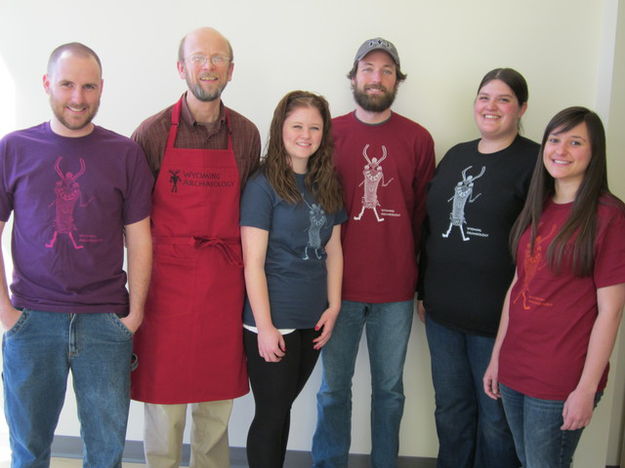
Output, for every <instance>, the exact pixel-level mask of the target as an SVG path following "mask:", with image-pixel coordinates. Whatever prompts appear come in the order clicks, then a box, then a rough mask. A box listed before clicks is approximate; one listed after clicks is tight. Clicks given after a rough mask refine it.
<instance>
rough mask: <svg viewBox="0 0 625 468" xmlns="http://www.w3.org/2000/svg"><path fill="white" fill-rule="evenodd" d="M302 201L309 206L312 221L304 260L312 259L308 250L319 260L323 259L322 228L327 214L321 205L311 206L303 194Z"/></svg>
mask: <svg viewBox="0 0 625 468" xmlns="http://www.w3.org/2000/svg"><path fill="white" fill-rule="evenodd" d="M302 200H304V203H306V206H308V218H309V220H310V224H309V226H308V243H307V244H306V247H305V248H304V256H303V257H302V260H308V259H309V258H310V257H309V256H308V249H311V250H313V251H314V252H315V255H316V256H317V259H321V256H322V255H323V248H322V247H321V228H322V227H323V226H324V225H325V223H326V220H327V218H326V214H325V211H323V208H321V206H320V205H318V204H316V203H313V204H312V205H311V204H309V203H308V202H307V201H306V200H305V199H304V195H303V194H302Z"/></svg>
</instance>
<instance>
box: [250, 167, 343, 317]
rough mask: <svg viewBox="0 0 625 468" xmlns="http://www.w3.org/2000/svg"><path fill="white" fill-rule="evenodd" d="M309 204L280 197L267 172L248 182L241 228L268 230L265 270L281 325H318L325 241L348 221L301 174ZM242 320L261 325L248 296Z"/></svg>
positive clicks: (324, 297) (324, 302) (322, 301)
mask: <svg viewBox="0 0 625 468" xmlns="http://www.w3.org/2000/svg"><path fill="white" fill-rule="evenodd" d="M295 177H296V181H297V187H298V188H299V190H300V193H302V195H303V197H304V202H300V203H297V204H293V203H288V202H286V201H284V200H283V199H282V198H280V197H279V196H278V194H277V193H276V191H275V190H274V189H273V188H272V187H271V185H270V184H269V182H268V181H267V179H266V178H265V176H264V174H263V173H262V172H258V173H256V174H255V175H254V176H253V177H252V178H251V179H250V180H249V181H248V182H247V185H246V186H245V191H244V192H243V197H242V199H241V226H252V227H256V228H259V229H264V230H266V231H269V243H268V246H267V255H266V258H265V274H266V276H267V287H268V289H269V302H270V307H271V319H272V321H273V324H274V326H275V327H276V328H299V329H306V328H313V327H314V326H315V324H316V323H317V321H318V320H319V317H320V316H321V314H322V313H323V311H324V310H325V309H326V308H327V306H328V293H327V284H326V283H327V281H326V280H327V273H326V263H325V262H326V252H325V249H324V247H325V245H326V244H327V242H328V240H330V236H331V235H332V229H333V227H334V226H335V225H336V224H340V223H343V222H345V221H346V215H345V212H344V211H343V210H341V211H340V212H338V213H326V212H325V211H324V210H323V209H322V208H321V206H319V205H318V204H317V203H316V202H315V200H314V199H313V196H312V194H311V193H310V192H309V191H308V190H306V187H305V185H304V175H303V174H296V175H295ZM243 322H244V323H245V324H246V325H251V326H256V323H255V322H254V316H253V314H252V309H251V307H250V303H249V300H248V299H247V298H246V300H245V311H244V317H243Z"/></svg>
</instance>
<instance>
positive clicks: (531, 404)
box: [499, 384, 601, 468]
mask: <svg viewBox="0 0 625 468" xmlns="http://www.w3.org/2000/svg"><path fill="white" fill-rule="evenodd" d="M499 386H500V390H501V395H502V398H503V404H504V408H505V410H506V416H507V417H508V421H509V424H510V428H511V429H512V434H513V435H514V441H515V444H517V452H518V453H519V458H521V461H522V462H523V467H524V468H568V467H570V465H571V463H572V461H573V454H574V453H575V449H576V448H577V444H578V442H579V439H580V437H581V435H582V432H583V430H584V429H583V428H582V429H577V430H575V431H563V430H561V429H560V426H562V424H563V418H562V409H563V408H564V401H561V400H543V399H540V398H533V397H530V396H527V395H524V394H522V393H520V392H517V391H515V390H513V389H511V388H509V387H506V386H505V385H502V384H500V385H499ZM600 398H601V394H600V393H599V394H597V397H596V398H595V406H596V405H597V403H598V401H599V399H600ZM521 438H522V442H521V441H519V442H518V443H517V440H519V439H521Z"/></svg>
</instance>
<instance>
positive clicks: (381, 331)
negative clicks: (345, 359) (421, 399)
mask: <svg viewBox="0 0 625 468" xmlns="http://www.w3.org/2000/svg"><path fill="white" fill-rule="evenodd" d="M370 307H371V311H370V313H369V315H368V316H367V321H366V328H367V330H366V333H367V348H368V350H369V364H370V366H371V386H372V394H371V467H372V468H394V467H395V466H397V454H398V452H399V427H400V423H401V418H402V415H403V413H404V400H405V397H404V383H403V376H404V362H405V361H406V351H407V348H408V339H409V338H410V329H411V326H412V317H413V316H414V301H413V300H409V301H402V302H388V303H381V304H370Z"/></svg>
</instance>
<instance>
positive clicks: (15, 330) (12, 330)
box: [4, 309, 30, 337]
mask: <svg viewBox="0 0 625 468" xmlns="http://www.w3.org/2000/svg"><path fill="white" fill-rule="evenodd" d="M29 315H30V311H28V310H26V309H22V315H20V318H18V319H17V322H15V323H14V324H13V326H12V327H11V328H9V329H8V330H6V331H5V332H4V334H5V336H7V337H10V336H15V335H16V334H17V333H19V331H20V330H22V329H23V328H24V325H26V322H27V320H28V317H29Z"/></svg>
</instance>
